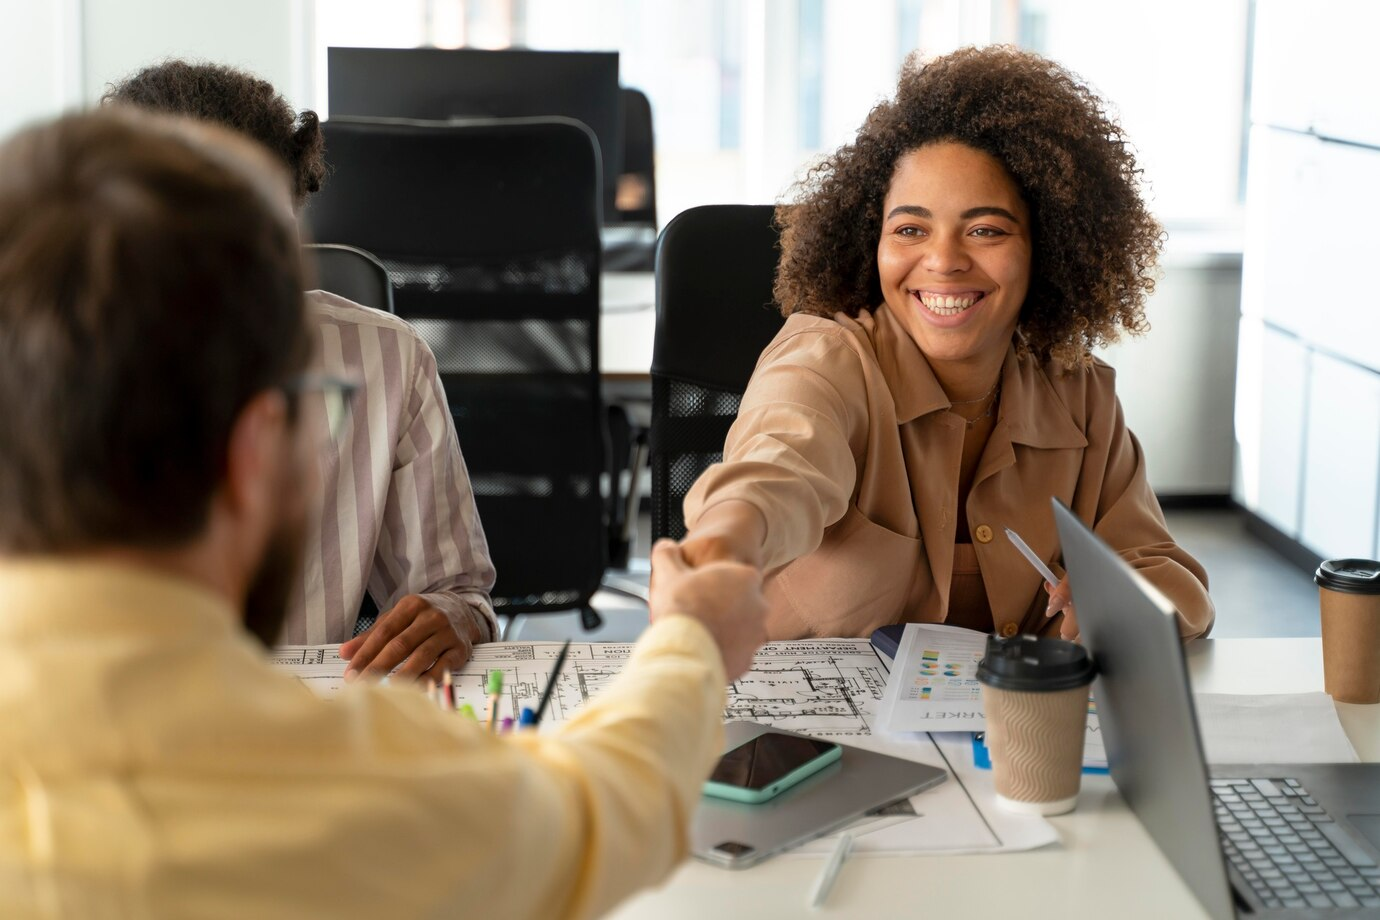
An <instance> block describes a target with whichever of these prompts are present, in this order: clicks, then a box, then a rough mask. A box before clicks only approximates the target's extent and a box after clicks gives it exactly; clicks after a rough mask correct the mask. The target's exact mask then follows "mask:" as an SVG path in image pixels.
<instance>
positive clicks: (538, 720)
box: [532, 639, 570, 725]
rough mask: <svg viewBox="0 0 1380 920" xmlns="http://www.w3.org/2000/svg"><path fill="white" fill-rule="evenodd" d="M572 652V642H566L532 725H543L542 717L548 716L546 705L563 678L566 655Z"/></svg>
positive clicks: (553, 668)
mask: <svg viewBox="0 0 1380 920" xmlns="http://www.w3.org/2000/svg"><path fill="white" fill-rule="evenodd" d="M569 651H570V640H569V639H566V640H565V645H562V646H561V653H560V654H559V655H557V656H556V663H555V664H554V665H552V667H551V676H550V677H548V678H547V679H546V690H545V691H543V692H542V695H541V702H540V703H538V704H537V711H536V713H535V714H534V715H533V717H532V724H533V725H539V724H541V717H542V716H543V715H545V714H546V705H547V704H548V703H550V702H551V694H552V692H553V691H554V690H555V689H556V679H557V678H558V677H560V676H561V665H563V664H565V656H566V653H567V652H569Z"/></svg>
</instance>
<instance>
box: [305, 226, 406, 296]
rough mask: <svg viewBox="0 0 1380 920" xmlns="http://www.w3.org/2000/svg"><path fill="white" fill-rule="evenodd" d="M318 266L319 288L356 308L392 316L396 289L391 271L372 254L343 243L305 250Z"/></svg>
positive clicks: (317, 245)
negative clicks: (357, 305) (390, 275)
mask: <svg viewBox="0 0 1380 920" xmlns="http://www.w3.org/2000/svg"><path fill="white" fill-rule="evenodd" d="M303 248H304V249H306V250H307V254H308V255H309V256H310V257H311V259H312V260H313V261H314V262H315V266H316V277H315V278H314V279H313V281H314V283H315V284H316V286H317V287H318V288H320V289H321V290H323V291H330V292H331V293H332V294H339V295H340V296H341V297H344V298H345V299H347V300H353V301H354V302H355V303H357V304H362V305H363V306H366V307H373V308H374V309H375V310H382V311H383V312H385V313H392V312H393V285H392V283H391V282H390V281H389V280H388V269H386V268H384V267H383V263H382V262H380V261H379V260H378V259H376V258H374V256H373V255H371V254H370V253H367V252H365V251H364V250H363V249H359V248H357V247H354V246H344V245H341V244H340V243H309V244H307V245H306V246H304V247H303Z"/></svg>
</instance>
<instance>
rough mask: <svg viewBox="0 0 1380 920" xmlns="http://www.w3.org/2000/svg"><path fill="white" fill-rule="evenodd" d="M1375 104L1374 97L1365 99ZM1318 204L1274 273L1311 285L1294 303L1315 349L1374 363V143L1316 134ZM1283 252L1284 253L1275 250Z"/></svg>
mask: <svg viewBox="0 0 1380 920" xmlns="http://www.w3.org/2000/svg"><path fill="white" fill-rule="evenodd" d="M1372 105H1374V106H1375V107H1376V109H1377V110H1380V100H1376V101H1373V102H1372ZM1315 143H1317V144H1318V145H1319V147H1320V148H1321V149H1320V157H1319V159H1318V164H1319V170H1318V192H1317V203H1316V204H1315V205H1314V207H1313V214H1312V220H1313V223H1312V225H1311V226H1310V227H1309V228H1308V229H1307V231H1306V236H1307V240H1306V241H1303V240H1301V241H1300V245H1299V247H1298V248H1296V249H1295V250H1294V251H1293V252H1292V253H1290V254H1289V255H1290V256H1291V257H1290V258H1287V260H1286V259H1285V258H1281V259H1279V260H1277V262H1285V261H1287V262H1288V264H1287V265H1283V264H1278V265H1277V266H1276V271H1275V276H1276V277H1278V276H1279V275H1281V274H1284V273H1286V272H1287V273H1289V274H1291V275H1294V276H1298V277H1299V278H1301V279H1302V281H1300V282H1298V283H1296V284H1295V285H1294V289H1297V288H1298V287H1302V286H1305V285H1306V286H1309V287H1310V288H1311V292H1312V296H1311V297H1309V298H1308V299H1307V300H1304V301H1301V302H1299V303H1296V304H1295V305H1294V309H1295V310H1296V311H1298V312H1299V313H1301V314H1303V317H1304V319H1303V321H1302V322H1303V324H1304V326H1305V328H1306V329H1307V332H1306V336H1307V338H1308V339H1309V341H1311V342H1312V343H1313V344H1314V345H1316V346H1317V347H1318V348H1320V349H1322V350H1324V351H1329V352H1332V353H1333V354H1336V355H1340V356H1341V357H1343V358H1347V359H1349V360H1352V361H1355V362H1356V363H1357V364H1360V365H1363V366H1364V367H1369V368H1375V369H1380V287H1377V286H1376V285H1375V284H1374V283H1373V282H1371V281H1370V280H1369V279H1370V274H1371V273H1372V272H1373V271H1375V268H1376V265H1377V262H1380V247H1377V245H1376V233H1375V222H1376V220H1377V217H1380V150H1372V149H1370V148H1368V147H1356V146H1351V145H1348V144H1338V143H1333V142H1331V141H1316V142H1315ZM1281 255H1283V254H1281Z"/></svg>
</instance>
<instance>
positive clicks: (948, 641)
mask: <svg viewBox="0 0 1380 920" xmlns="http://www.w3.org/2000/svg"><path fill="white" fill-rule="evenodd" d="M986 647H987V634H986V633H980V632H978V631H977V630H973V629H963V628H961V627H958V626H944V625H942V624H939V623H907V624H906V629H905V632H904V633H902V635H901V642H900V645H898V646H897V649H896V660H895V662H894V663H893V664H892V666H891V674H890V676H889V678H888V682H887V691H886V694H885V695H884V696H883V697H882V707H881V712H880V714H879V718H878V727H879V729H880V730H881V731H886V732H934V731H943V732H964V731H968V732H980V731H982V730H983V728H984V724H983V718H982V685H981V684H979V683H978V679H977V665H978V662H979V661H981V660H982V653H983V651H984V650H985V649H986Z"/></svg>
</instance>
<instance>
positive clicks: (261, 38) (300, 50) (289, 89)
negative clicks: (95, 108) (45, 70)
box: [77, 0, 314, 106]
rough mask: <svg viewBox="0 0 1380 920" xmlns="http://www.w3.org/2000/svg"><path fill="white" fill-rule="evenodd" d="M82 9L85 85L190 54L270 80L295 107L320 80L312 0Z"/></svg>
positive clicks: (88, 91)
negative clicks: (314, 58)
mask: <svg viewBox="0 0 1380 920" xmlns="http://www.w3.org/2000/svg"><path fill="white" fill-rule="evenodd" d="M77 2H79V3H80V6H81V10H82V31H83V35H84V36H85V41H84V43H83V48H82V70H83V74H82V88H83V95H84V98H85V100H86V101H87V102H88V103H90V102H94V101H95V100H97V99H99V98H100V96H101V93H103V92H104V91H105V89H106V86H107V85H108V84H110V83H112V82H115V81H117V80H119V79H121V78H122V77H125V76H127V75H128V74H130V73H131V72H133V71H135V70H138V69H139V68H140V67H143V66H145V65H147V64H151V63H154V62H156V61H159V60H162V59H164V58H169V57H187V58H197V59H204V60H208V61H214V62H215V63H218V64H228V65H230V66H232V67H238V68H242V69H244V70H248V71H251V72H253V73H255V74H257V75H259V76H261V77H263V78H264V79H265V80H268V81H269V82H270V83H272V84H273V85H274V86H275V87H277V88H278V90H279V92H281V93H283V95H285V96H286V97H287V99H288V101H289V102H291V103H292V104H293V105H294V106H297V105H299V104H300V102H299V100H303V99H307V98H310V97H311V96H312V95H313V93H312V91H311V90H312V87H311V81H312V79H313V78H314V77H313V74H312V69H311V66H310V62H311V49H312V35H311V34H310V28H311V22H312V10H313V8H314V7H313V4H312V3H310V2H306V0H234V2H232V3H217V2H192V0H77Z"/></svg>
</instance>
